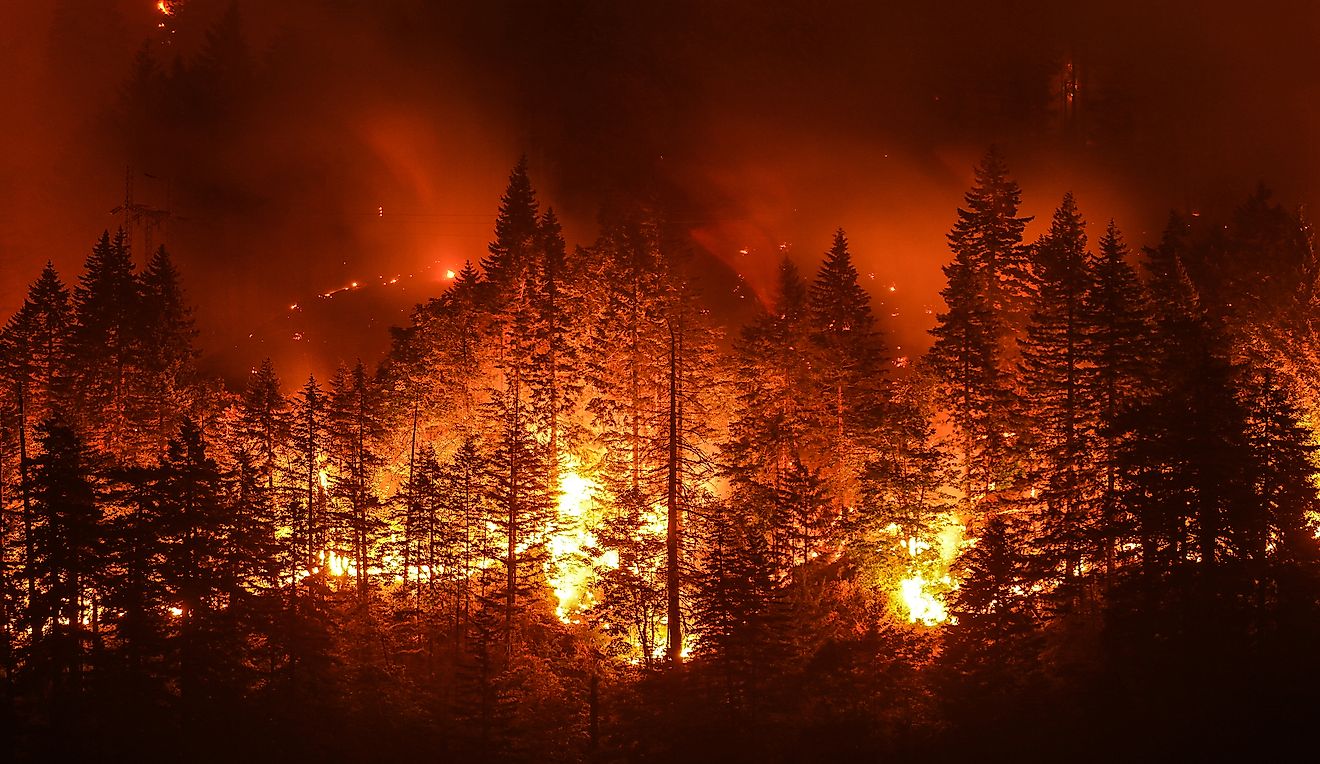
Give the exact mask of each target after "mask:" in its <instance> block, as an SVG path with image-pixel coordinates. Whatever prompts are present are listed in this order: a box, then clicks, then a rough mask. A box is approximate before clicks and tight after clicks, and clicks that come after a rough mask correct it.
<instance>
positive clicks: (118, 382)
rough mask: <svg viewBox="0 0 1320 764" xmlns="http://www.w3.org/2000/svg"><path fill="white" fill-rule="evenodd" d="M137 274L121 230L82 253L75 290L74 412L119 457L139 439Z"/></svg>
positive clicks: (132, 449)
mask: <svg viewBox="0 0 1320 764" xmlns="http://www.w3.org/2000/svg"><path fill="white" fill-rule="evenodd" d="M139 299H140V297H139V292H138V285H137V279H136V277H135V275H134V272H133V262H132V260H131V259H130V256H129V250H128V238H127V235H126V234H125V233H124V231H123V230H120V231H119V232H118V233H116V234H115V236H114V237H113V238H111V236H110V234H109V233H104V234H102V235H101V239H100V241H99V242H97V244H96V246H95V247H94V248H93V249H92V254H91V255H90V256H89V257H88V258H87V263H86V265H85V268H84V273H83V274H82V276H80V277H79V280H78V287H77V289H76V290H75V291H74V318H75V329H74V334H73V339H74V342H73V353H74V355H75V356H76V357H77V358H78V359H79V364H78V376H77V379H76V389H77V393H78V403H79V411H80V412H81V414H82V416H83V417H84V418H85V420H86V425H87V431H88V432H90V433H93V436H92V437H93V438H94V445H95V446H96V447H97V448H99V449H100V450H103V451H105V452H107V453H109V454H112V455H114V456H116V457H119V458H124V457H128V456H131V455H133V453H134V452H135V451H136V449H137V446H138V444H137V443H136V442H134V440H135V439H134V437H133V435H132V433H131V432H130V427H131V425H132V419H131V417H132V415H133V412H134V411H135V409H136V408H137V406H135V401H134V396H135V392H136V391H135V386H134V382H135V381H136V378H137V376H138V372H139V370H140V369H141V365H140V356H139V354H138V351H139V349H140V347H141V338H142V334H141V323H140V315H141V314H140V312H139V309H138V306H139Z"/></svg>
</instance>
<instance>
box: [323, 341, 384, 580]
mask: <svg viewBox="0 0 1320 764" xmlns="http://www.w3.org/2000/svg"><path fill="white" fill-rule="evenodd" d="M328 408H329V410H328V419H327V421H328V424H329V433H330V436H331V437H330V444H331V450H330V456H331V461H332V463H333V464H334V465H335V467H336V470H335V473H336V474H335V477H334V491H333V496H334V498H335V499H336V500H337V503H338V505H339V506H338V509H337V512H336V516H337V526H338V527H339V529H340V530H341V531H343V532H344V533H345V534H346V535H347V539H346V541H347V551H348V553H349V555H350V560H351V561H352V567H353V569H354V571H355V585H356V591H357V596H358V598H359V600H360V601H363V602H365V601H366V600H367V599H368V597H369V596H370V593H371V588H370V586H371V581H370V572H369V571H370V569H371V567H372V563H373V560H374V553H375V544H376V537H377V535H378V534H379V533H380V530H381V528H382V525H383V523H382V520H381V518H380V517H379V513H378V507H379V504H380V499H379V496H378V495H377V494H376V490H375V474H376V470H377V469H379V468H380V466H381V461H382V460H381V457H380V455H379V453H378V452H377V444H378V443H379V441H380V439H381V437H382V436H383V434H384V422H383V420H382V418H381V412H380V400H379V391H378V390H377V389H376V386H375V384H374V382H373V380H371V379H369V378H368V376H367V370H366V366H365V365H364V364H363V363H362V361H361V360H359V361H358V362H357V363H356V364H355V365H354V366H353V369H352V370H351V371H350V370H348V369H347V368H346V367H344V366H340V367H339V369H338V371H337V372H336V373H335V377H334V380H333V381H332V383H331V394H330V401H329V407H328Z"/></svg>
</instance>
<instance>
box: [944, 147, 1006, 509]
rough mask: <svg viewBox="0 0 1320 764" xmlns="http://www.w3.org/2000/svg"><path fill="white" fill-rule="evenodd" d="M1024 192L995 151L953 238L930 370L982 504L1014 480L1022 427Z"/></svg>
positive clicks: (970, 490)
mask: <svg viewBox="0 0 1320 764" xmlns="http://www.w3.org/2000/svg"><path fill="white" fill-rule="evenodd" d="M1020 198H1021V191H1020V190H1019V189H1018V186H1017V183H1016V182H1014V181H1012V180H1011V179H1009V177H1008V171H1007V168H1006V167H1005V166H1004V163H1003V160H1002V159H1001V158H1000V157H999V155H998V154H997V153H995V152H994V151H993V150H992V151H991V152H990V153H989V154H988V155H987V156H986V158H985V159H984V160H983V161H982V163H981V165H980V166H978V167H977V169H976V184H975V185H974V186H973V188H972V190H971V191H969V192H968V193H967V195H966V207H965V208H960V209H959V210H958V222H957V223H956V224H955V225H954V227H953V230H952V231H951V232H950V233H949V237H948V239H949V248H950V249H951V250H952V252H953V262H952V263H950V264H948V265H946V266H945V267H944V274H945V276H946V278H947V279H948V284H947V286H946V287H945V288H944V290H943V291H942V292H941V295H942V296H943V297H944V302H945V304H946V305H947V306H948V309H947V311H945V312H943V313H940V314H938V316H937V317H936V321H937V323H936V326H935V328H934V329H932V330H931V334H933V335H934V336H935V342H934V344H933V345H932V347H931V350H930V354H929V363H930V364H931V366H932V368H933V369H934V370H935V371H936V373H937V374H938V375H939V377H940V379H941V382H942V388H943V390H942V396H943V398H944V399H945V400H946V401H947V402H948V403H947V407H948V410H949V416H950V418H951V419H952V421H953V426H954V429H955V431H956V432H957V436H958V440H959V444H960V448H959V450H960V451H961V454H960V457H961V462H962V465H961V466H962V470H963V476H964V479H963V493H964V495H965V497H966V498H967V499H968V500H977V499H978V498H980V497H985V496H987V495H989V494H991V493H993V492H995V491H996V490H1000V491H1002V490H1003V489H1005V488H1007V487H1008V485H1007V484H1008V483H1009V481H1011V480H1012V478H1013V471H1014V465H1013V453H1014V451H1015V450H1016V448H1017V443H1016V436H1017V431H1018V429H1019V428H1018V424H1019V423H1018V421H1017V417H1016V412H1015V410H1014V400H1013V398H1014V395H1013V394H1014V390H1013V382H1012V376H1013V375H1012V368H1013V364H1014V361H1015V356H1016V348H1014V347H1013V345H1014V339H1015V336H1016V332H1017V330H1018V329H1019V328H1020V327H1021V326H1022V324H1023V323H1024V320H1025V315H1024V312H1025V305H1026V301H1027V298H1028V296H1029V295H1030V285H1031V282H1030V267H1029V259H1028V255H1027V251H1026V249H1025V248H1024V247H1023V245H1022V231H1023V229H1024V228H1025V226H1026V224H1027V223H1028V222H1030V220H1031V218H1028V217H1019V216H1018V212H1017V210H1018V204H1019V201H1020Z"/></svg>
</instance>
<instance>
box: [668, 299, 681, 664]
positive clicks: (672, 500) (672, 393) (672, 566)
mask: <svg viewBox="0 0 1320 764" xmlns="http://www.w3.org/2000/svg"><path fill="white" fill-rule="evenodd" d="M681 331H682V328H681V327H675V326H674V325H673V324H672V323H671V324H670V329H669V457H668V460H667V465H666V471H667V472H668V478H669V479H668V487H667V491H666V502H667V505H668V510H669V517H668V522H667V524H666V531H665V588H666V589H667V590H668V592H667V593H668V596H669V601H668V624H667V631H668V644H667V649H668V658H669V663H670V665H675V666H676V665H678V664H680V663H682V662H683V619H682V612H681V610H680V608H679V596H678V594H679V591H678V588H679V572H678V551H679V543H678V542H679V534H680V533H681V528H680V521H681V516H680V513H679V504H678V478H679V474H678V473H679V466H680V465H679V458H680V455H679V449H678V439H679V419H678V398H679V396H678V365H679V357H678V343H679V335H680V333H681Z"/></svg>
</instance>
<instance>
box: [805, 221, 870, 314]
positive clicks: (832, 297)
mask: <svg viewBox="0 0 1320 764" xmlns="http://www.w3.org/2000/svg"><path fill="white" fill-rule="evenodd" d="M810 305H811V313H812V316H813V317H814V319H815V321H816V325H817V326H818V327H819V328H820V329H822V330H824V331H828V332H831V333H839V332H867V331H870V330H871V328H872V325H873V323H874V320H873V318H872V316H871V297H870V295H868V294H867V293H866V290H864V289H862V287H861V285H860V284H858V283H857V268H856V267H854V266H853V262H852V254H851V253H850V252H849V251H848V237H847V236H846V235H845V234H844V232H843V229H842V228H840V229H838V230H837V231H835V233H834V243H833V245H832V246H831V247H830V250H829V251H828V252H826V253H825V262H824V263H822V264H821V266H820V271H819V272H818V273H817V274H816V280H815V282H813V283H812V285H811V292H810Z"/></svg>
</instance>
